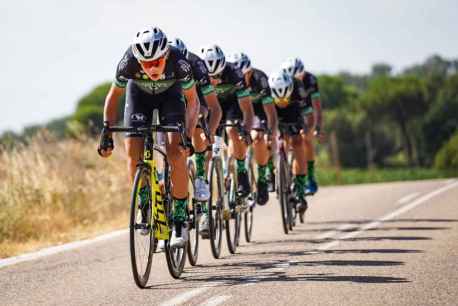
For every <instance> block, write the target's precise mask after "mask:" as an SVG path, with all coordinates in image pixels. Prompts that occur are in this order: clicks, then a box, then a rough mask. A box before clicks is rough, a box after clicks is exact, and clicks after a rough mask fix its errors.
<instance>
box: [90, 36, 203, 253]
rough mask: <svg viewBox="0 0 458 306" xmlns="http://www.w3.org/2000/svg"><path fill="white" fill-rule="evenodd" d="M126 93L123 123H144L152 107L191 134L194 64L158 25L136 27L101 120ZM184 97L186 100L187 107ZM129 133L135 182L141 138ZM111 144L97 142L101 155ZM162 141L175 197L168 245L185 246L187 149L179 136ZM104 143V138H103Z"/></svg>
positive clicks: (110, 118)
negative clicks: (189, 61)
mask: <svg viewBox="0 0 458 306" xmlns="http://www.w3.org/2000/svg"><path fill="white" fill-rule="evenodd" d="M124 92H126V103H125V110H124V125H126V126H132V127H140V126H148V125H150V124H151V122H152V113H153V110H154V109H158V110H159V116H160V122H161V124H165V125H174V124H177V123H180V122H185V123H186V135H187V137H188V138H189V137H190V136H191V135H192V134H193V131H194V129H195V126H196V123H197V118H198V112H199V102H198V101H197V92H196V86H195V81H194V78H193V75H192V69H191V66H190V64H189V63H188V61H187V60H186V59H185V57H184V56H183V55H182V54H181V53H180V51H179V50H177V49H176V48H174V47H170V46H169V44H168V43H167V37H166V35H165V34H164V32H162V30H161V29H159V28H157V27H146V28H144V29H142V30H141V31H139V32H138V33H137V34H136V35H135V37H134V39H133V42H132V43H131V45H130V46H129V48H128V49H127V51H126V52H125V54H124V56H123V57H122V59H121V61H120V62H119V64H118V66H117V70H116V78H115V80H114V82H113V84H112V86H111V88H110V90H109V92H108V94H107V96H106V99H105V108H104V121H105V124H107V125H112V124H114V123H115V122H116V121H117V104H118V99H119V98H120V97H121V95H122V94H123V93H124ZM185 98H186V101H187V102H188V103H187V105H186V106H185ZM139 136H141V135H138V134H135V133H132V134H127V135H126V139H125V147H126V152H127V156H128V157H127V168H128V172H129V177H130V179H131V181H133V179H134V176H135V170H136V164H137V162H138V160H140V159H142V158H143V138H141V137H139ZM105 137H107V138H108V140H109V143H110V145H107V146H105V147H100V148H99V149H100V152H101V155H102V156H104V157H108V156H109V155H111V152H112V150H113V149H114V146H113V140H112V138H111V135H107V136H105ZM167 138H168V141H167V143H166V150H167V158H168V160H169V162H170V165H171V181H172V185H173V187H172V196H173V199H174V216H173V221H174V223H173V231H172V238H171V242H170V244H171V246H172V247H184V245H185V243H186V241H187V239H188V235H187V234H188V232H187V228H186V222H185V221H186V219H187V216H186V206H187V198H188V181H187V180H188V177H187V176H186V175H182V174H183V173H186V156H187V151H186V150H185V149H184V148H183V147H182V146H181V145H180V135H178V134H177V133H169V135H167ZM102 143H103V142H102ZM145 188H146V187H143V188H141V190H140V198H141V203H140V206H141V207H146V206H147V205H146V203H147V202H148V194H149V193H148V191H147V190H144V189H145Z"/></svg>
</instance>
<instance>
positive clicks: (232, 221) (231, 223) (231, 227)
mask: <svg viewBox="0 0 458 306" xmlns="http://www.w3.org/2000/svg"><path fill="white" fill-rule="evenodd" d="M229 180H230V184H229V190H228V193H227V197H228V203H229V215H228V216H226V218H225V225H226V241H227V247H228V249H229V252H230V253H231V254H235V251H236V249H237V243H238V234H239V233H240V212H239V209H238V208H237V205H236V201H237V196H236V193H237V188H236V186H237V185H236V175H235V171H234V169H233V168H232V169H231V170H230V173H229Z"/></svg>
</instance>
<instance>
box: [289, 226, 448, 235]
mask: <svg viewBox="0 0 458 306" xmlns="http://www.w3.org/2000/svg"><path fill="white" fill-rule="evenodd" d="M359 229H360V227H359V226H353V227H350V228H345V229H339V228H338V227H328V228H311V229H305V228H298V229H294V232H292V233H291V234H292V235H300V234H302V233H324V232H331V231H335V232H339V233H349V232H354V231H357V230H359ZM449 229H451V227H445V226H399V227H396V226H384V227H376V228H369V229H365V231H367V232H370V231H438V230H449Z"/></svg>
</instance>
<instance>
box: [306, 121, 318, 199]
mask: <svg viewBox="0 0 458 306" xmlns="http://www.w3.org/2000/svg"><path fill="white" fill-rule="evenodd" d="M306 119H307V127H309V129H308V130H307V133H305V135H304V140H305V148H306V158H307V192H310V193H315V192H317V191H318V184H317V182H316V179H315V146H314V143H313V131H314V128H313V127H314V124H315V122H314V118H313V113H308V114H306Z"/></svg>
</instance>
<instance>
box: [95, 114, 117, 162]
mask: <svg viewBox="0 0 458 306" xmlns="http://www.w3.org/2000/svg"><path fill="white" fill-rule="evenodd" d="M108 126H109V125H108V122H104V124H103V129H102V133H101V135H100V142H99V147H98V148H97V152H98V153H99V155H100V156H102V157H108V156H110V155H111V153H112V151H113V149H114V142H113V137H112V136H111V134H110V133H109V132H108V131H107V129H108Z"/></svg>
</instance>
